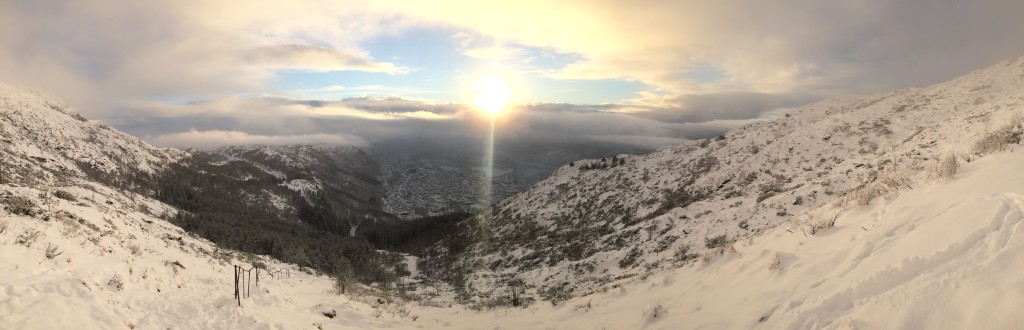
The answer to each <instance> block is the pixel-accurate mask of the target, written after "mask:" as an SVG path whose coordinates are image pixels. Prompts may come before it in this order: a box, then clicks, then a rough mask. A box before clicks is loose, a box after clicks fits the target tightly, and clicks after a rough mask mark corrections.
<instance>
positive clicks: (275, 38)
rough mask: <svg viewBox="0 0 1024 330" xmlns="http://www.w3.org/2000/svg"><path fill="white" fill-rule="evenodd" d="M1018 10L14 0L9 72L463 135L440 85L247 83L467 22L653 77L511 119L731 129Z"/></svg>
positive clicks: (491, 53)
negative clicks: (301, 87) (303, 90)
mask: <svg viewBox="0 0 1024 330" xmlns="http://www.w3.org/2000/svg"><path fill="white" fill-rule="evenodd" d="M1022 11H1024V2H1020V1H1016V0H990V1H975V2H964V3H959V4H957V3H948V4H946V3H942V4H938V3H935V2H933V1H926V0H908V1H888V0H864V1H844V2H835V1H822V2H811V3H808V2H806V1H793V0H782V1H772V2H750V1H741V0H722V1H703V2H700V1H698V2H694V1H643V2H639V3H637V2H623V1H612V0H566V1H558V2H551V1H541V0H518V1H497V2H495V1H487V2H481V1H470V0H439V1H429V2H428V1H414V0H392V1H334V0H311V1H302V2H293V1H276V0H271V1H261V2H260V4H259V5H258V6H257V5H252V4H251V3H250V2H243V1H240V0H225V1H200V2H177V1H156V0H141V1H128V2H103V1H101V2H94V1H65V2H59V1H58V2H51V1H2V2H0V72H3V77H2V79H4V80H5V82H9V83H13V84H23V85H29V86H34V87H40V88H42V89H46V90H50V91H52V92H54V93H55V94H57V95H60V96H61V97H62V98H65V99H66V100H67V101H68V102H69V103H70V104H71V105H73V106H75V107H76V108H78V110H79V111H80V112H82V113H83V114H84V115H85V116H87V117H91V118H98V119H103V120H108V121H110V122H113V123H116V124H117V125H118V126H117V127H119V128H122V129H125V130H128V131H130V132H133V133H135V134H142V135H147V134H151V135H152V136H162V135H166V134H175V133H188V132H191V130H192V129H196V130H197V131H198V132H207V131H218V130H220V131H223V132H232V131H234V132H245V133H246V134H251V135H257V136H304V135H310V134H328V135H331V134H339V133H338V132H342V133H340V134H349V135H351V136H356V137H360V138H362V139H365V140H366V141H369V142H371V143H372V141H378V140H382V139H395V138H409V139H428V138H438V139H440V138H446V139H447V138H451V139H459V138H469V137H472V136H476V135H475V134H477V133H478V132H477V131H475V130H477V129H479V126H478V125H477V123H476V122H474V121H473V116H472V115H471V114H472V113H471V112H469V111H466V109H465V107H464V106H459V105H449V104H436V103H432V102H429V101H425V100H410V99H409V96H410V95H415V96H426V97H429V96H431V94H429V93H426V91H424V89H429V88H431V87H429V86H428V87H423V86H414V84H410V83H404V84H405V86H395V85H393V84H388V82H387V81H385V82H383V83H382V84H381V85H380V86H375V85H364V86H341V85H334V86H337V87H331V86H327V87H324V88H322V90H323V91H324V92H327V91H333V92H339V91H344V92H346V93H349V92H352V93H360V92H362V93H365V94H367V95H369V94H378V93H379V94H387V95H403V96H405V97H404V98H356V99H346V100H341V101H309V100H294V99H284V98H277V99H275V98H263V97H251V96H252V95H281V94H285V93H284V92H282V91H279V90H277V89H278V88H276V87H274V83H275V81H274V72H276V71H280V70H306V71H323V70H360V71H368V72H375V73H390V74H401V73H404V72H407V71H408V70H409V69H408V68H406V67H404V66H403V65H401V63H397V62H396V63H390V62H387V60H382V59H390V58H392V57H388V56H386V55H384V54H373V53H371V52H370V51H369V50H368V49H367V48H366V47H365V45H366V44H367V42H369V41H373V40H375V39H376V38H381V37H394V36H399V35H401V34H402V33H404V32H406V31H409V30H411V29H440V30H443V31H458V32H459V33H458V34H459V35H458V36H456V38H455V39H456V43H457V44H456V45H450V47H455V48H456V49H455V50H456V51H458V52H460V53H463V54H465V55H468V56H478V57H497V58H506V59H511V58H514V57H521V56H522V55H523V52H524V51H525V52H527V53H530V54H533V55H538V56H539V59H538V60H536V61H534V62H531V65H533V63H538V62H544V63H548V64H547V65H548V66H544V67H539V68H536V69H538V70H539V71H542V72H546V73H547V74H548V75H547V77H548V78H551V79H585V80H586V79H623V80H629V81H635V82H640V83H642V84H644V85H646V86H648V87H649V89H648V90H646V91H644V92H643V93H642V95H641V96H640V97H638V98H636V99H634V100H630V101H631V103H629V104H625V105H600V106H587V107H581V106H578V105H564V104H546V105H532V106H528V107H525V108H523V109H521V111H519V112H517V113H515V114H514V115H511V116H510V117H509V118H508V119H507V121H508V123H507V125H508V126H507V128H508V130H505V131H503V132H501V134H506V135H507V136H506V137H507V138H517V139H531V138H537V139H597V140H600V139H620V140H622V139H632V140H634V141H644V143H646V144H650V145H655V144H658V143H662V142H658V141H670V140H671V139H690V138H694V137H698V136H705V135H708V134H714V133H715V132H720V131H721V130H723V128H722V127H713V125H708V124H707V123H722V122H724V121H744V120H751V119H754V118H759V117H764V116H766V115H768V114H771V113H773V111H778V110H779V109H785V108H789V107H793V106H796V105H799V104H802V103H805V102H809V101H813V100H816V99H820V98H823V97H828V96H833V95H839V94H851V93H870V92H876V91H884V90H891V89H895V88H904V87H909V86H922V85H926V84H930V83H934V82H939V81H944V80H946V79H949V78H952V77H954V76H956V75H959V74H963V73H966V72H968V71H969V70H972V69H977V68H981V67H985V66H988V65H990V64H992V63H995V62H997V61H999V60H1003V59H1015V58H1017V57H1019V56H1021V55H1022V54H1024V20H1021V19H1019V16H1020V15H1019V13H1021V12H1022ZM378 46H379V45H378ZM526 50H528V51H526ZM534 53H537V54H534ZM543 54H558V55H559V56H558V57H559V59H571V60H570V62H569V63H565V62H564V61H559V60H551V59H545V58H543V57H544V56H543ZM531 68H532V67H531ZM702 72H703V74H701V73H702ZM709 72H710V73H713V74H712V75H711V76H713V78H714V79H708V77H709V75H708V74H707V73H709ZM454 74H457V72H453V75H454ZM342 87H343V88H342ZM156 99H175V100H205V101H201V102H191V103H185V104H177V103H182V102H176V103H175V104H169V103H164V104H159V103H155V102H153V100H156ZM699 123H705V124H699ZM474 125H477V126H474ZM512 128H515V130H513V129H512ZM558 134H564V136H559V135H558ZM665 139H668V140H665ZM196 142H197V143H199V142H202V141H198V140H197V141H196Z"/></svg>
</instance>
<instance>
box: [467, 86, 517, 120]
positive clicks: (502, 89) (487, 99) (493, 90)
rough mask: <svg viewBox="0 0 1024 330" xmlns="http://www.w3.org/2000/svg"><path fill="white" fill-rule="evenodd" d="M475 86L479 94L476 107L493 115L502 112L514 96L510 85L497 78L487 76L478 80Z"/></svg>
mask: <svg viewBox="0 0 1024 330" xmlns="http://www.w3.org/2000/svg"><path fill="white" fill-rule="evenodd" d="M475 85H476V90H477V93H478V94H477V97H476V105H477V106H479V107H480V109H482V110H484V111H486V112H487V113H490V114H491V115H495V114H497V113H499V112H501V110H502V109H504V108H505V105H506V104H508V101H509V99H510V97H511V96H512V93H511V92H510V91H509V89H508V84H506V83H505V82H504V81H502V80H501V78H499V77H497V76H485V77H482V78H480V79H477V80H476V84H475Z"/></svg>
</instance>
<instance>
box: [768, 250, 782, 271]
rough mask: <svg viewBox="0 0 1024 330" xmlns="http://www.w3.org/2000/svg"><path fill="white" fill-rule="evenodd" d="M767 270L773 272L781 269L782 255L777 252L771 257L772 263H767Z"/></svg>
mask: <svg viewBox="0 0 1024 330" xmlns="http://www.w3.org/2000/svg"><path fill="white" fill-rule="evenodd" d="M768 270H770V271H773V272H780V271H782V257H780V256H779V254H778V253H776V254H775V256H774V257H772V263H771V264H769V265H768Z"/></svg>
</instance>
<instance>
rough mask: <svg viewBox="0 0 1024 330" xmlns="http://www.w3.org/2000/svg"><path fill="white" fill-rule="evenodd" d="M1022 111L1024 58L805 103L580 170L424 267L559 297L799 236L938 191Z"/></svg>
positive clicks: (484, 221) (561, 173)
mask: <svg viewBox="0 0 1024 330" xmlns="http://www.w3.org/2000/svg"><path fill="white" fill-rule="evenodd" d="M1022 104H1024V58H1021V59H1020V60H1018V61H1016V62H1005V63H1000V64H997V65H995V66H993V67H991V68H988V69H984V70H979V71H977V72H974V73H971V74H969V75H966V76H964V77H961V78H958V79H955V80H953V81H950V82H947V83H942V84H938V85H934V86H931V87H927V88H923V89H907V90H899V91H894V92H889V93H882V94H877V95H870V96H862V97H844V98H837V99H831V100H826V101H822V102H818V103H815V104H810V105H807V106H804V107H801V108H799V109H797V110H796V111H793V112H792V113H790V114H788V115H787V116H786V117H785V118H781V119H778V120H775V121H770V122H762V123H756V124H751V125H748V126H745V127H743V128H740V129H736V130H733V131H731V132H729V133H728V134H726V135H725V136H723V137H720V138H716V139H709V140H704V141H700V142H699V143H694V144H690V145H680V146H673V147H669V148H664V149H662V150H659V151H657V152H654V153H651V154H647V155H639V156H635V155H622V156H619V157H615V158H611V159H603V160H584V161H577V162H575V163H574V164H572V165H571V166H564V167H562V168H561V169H559V170H558V171H556V173H555V174H554V175H552V176H551V177H550V178H548V179H546V180H544V181H542V182H540V183H539V184H537V185H536V186H534V187H533V188H531V189H530V190H529V191H526V192H524V193H521V194H518V195H516V196H514V197H512V198H510V199H507V200H505V201H503V202H502V203H501V204H500V205H499V206H498V207H497V208H496V209H495V210H494V212H493V216H489V217H488V216H484V217H479V218H477V219H476V222H475V223H473V227H474V228H473V229H472V231H473V232H474V234H473V235H475V236H476V237H477V239H478V241H481V243H480V244H477V245H475V246H474V247H473V249H471V250H470V251H469V252H467V253H465V254H462V255H461V256H460V259H459V260H458V261H457V262H455V263H454V264H453V265H454V266H451V265H452V264H447V265H446V264H445V262H443V260H444V258H442V257H435V258H433V260H434V261H436V262H435V264H434V267H436V268H439V269H440V268H445V267H454V268H455V269H457V270H461V271H466V272H469V273H472V274H473V276H471V277H470V281H469V282H470V283H471V284H472V285H471V287H473V288H474V289H476V290H479V291H481V292H485V293H486V292H489V291H491V290H498V289H500V288H502V287H503V286H504V285H505V284H504V283H505V282H507V281H509V280H513V279H522V280H525V281H526V282H527V283H528V284H527V286H528V287H531V286H533V287H534V289H535V290H536V292H537V293H538V295H540V296H542V297H544V298H548V299H555V300H558V299H564V298H565V297H568V296H572V295H578V294H581V293H586V292H590V291H591V290H593V289H596V288H598V287H600V286H601V285H603V284H606V283H611V282H616V281H619V280H622V279H624V278H629V277H632V276H636V275H639V274H644V273H649V272H651V271H652V270H654V269H659V268H665V267H672V265H678V264H680V263H682V262H686V261H687V260H689V259H691V258H692V257H694V256H697V255H700V254H702V253H704V252H705V251H708V250H716V251H717V248H719V247H722V246H727V245H728V242H732V241H741V240H744V239H745V238H747V237H753V236H757V235H758V234H759V233H762V232H763V231H764V230H766V229H769V228H775V227H776V226H779V225H781V224H786V225H791V226H796V227H795V228H797V233H800V234H801V235H803V232H809V231H814V230H815V229H814V228H816V227H820V226H821V224H822V223H825V222H827V221H829V220H830V219H834V216H835V215H836V214H845V213H843V212H844V211H843V210H844V207H846V206H844V205H845V204H846V203H844V202H849V204H851V205H857V204H866V203H870V201H871V199H870V198H867V197H869V196H873V195H877V194H873V193H870V192H879V193H884V192H886V191H892V190H896V189H901V188H902V189H910V188H912V187H915V186H916V185H920V184H924V183H926V182H930V181H931V180H934V179H935V178H934V174H933V172H934V171H932V169H933V168H935V167H936V166H938V165H939V160H940V159H943V158H949V157H950V156H951V155H957V156H956V157H958V158H962V159H970V158H971V157H972V154H974V153H975V151H974V146H973V145H974V143H975V141H979V140H981V139H983V138H985V137H986V136H989V135H992V134H994V133H997V132H1001V130H1003V129H1012V130H1016V132H1017V133H1015V134H1018V135H1016V136H1017V137H1018V138H1019V129H1020V127H1019V126H1013V123H1018V122H1014V121H1013V120H1014V119H1013V118H1015V116H1020V115H1021V113H1022V112H1021V106H1022ZM1016 118H1018V119H1017V120H1019V118H1020V117H1016ZM1008 125H1010V126H1012V127H1010V126H1008ZM837 200H838V201H840V202H837ZM445 250H446V249H445V248H444V247H443V246H441V247H440V249H439V250H438V251H439V252H438V253H440V254H442V255H443V254H444V251H445Z"/></svg>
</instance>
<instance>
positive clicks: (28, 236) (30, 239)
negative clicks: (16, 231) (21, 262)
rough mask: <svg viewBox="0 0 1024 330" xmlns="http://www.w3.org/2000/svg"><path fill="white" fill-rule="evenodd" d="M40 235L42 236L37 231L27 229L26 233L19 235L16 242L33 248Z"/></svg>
mask: <svg viewBox="0 0 1024 330" xmlns="http://www.w3.org/2000/svg"><path fill="white" fill-rule="evenodd" d="M39 235H42V232H40V231H38V230H35V229H26V230H25V232H24V233H21V234H20V235H18V238H17V239H15V240H14V242H15V243H18V244H21V245H24V246H26V247H31V246H32V243H35V242H36V240H37V239H39Z"/></svg>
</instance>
